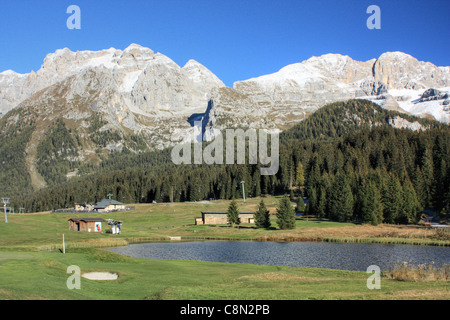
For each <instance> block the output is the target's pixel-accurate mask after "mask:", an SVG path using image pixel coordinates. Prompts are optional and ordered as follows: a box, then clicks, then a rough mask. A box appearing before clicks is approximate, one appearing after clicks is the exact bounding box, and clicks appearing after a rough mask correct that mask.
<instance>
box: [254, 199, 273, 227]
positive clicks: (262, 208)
mask: <svg viewBox="0 0 450 320" xmlns="http://www.w3.org/2000/svg"><path fill="white" fill-rule="evenodd" d="M270 225H271V223H270V212H269V210H267V208H266V205H265V203H264V200H262V199H261V202H260V203H259V206H258V210H257V211H256V212H255V226H256V227H257V228H266V229H267V228H270Z"/></svg>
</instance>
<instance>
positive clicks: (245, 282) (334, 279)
mask: <svg viewBox="0 0 450 320" xmlns="http://www.w3.org/2000/svg"><path fill="white" fill-rule="evenodd" d="M258 202H259V199H248V200H247V201H246V202H245V203H244V202H243V201H242V200H241V201H239V208H240V210H242V211H249V210H250V211H252V210H256V207H257V204H258ZM265 202H266V205H267V207H268V208H269V209H270V211H271V212H272V213H275V207H276V205H277V202H278V198H274V197H269V198H265ZM228 204H229V201H217V202H215V201H214V202H210V203H208V202H206V203H205V202H199V203H173V204H138V205H136V209H135V210H134V211H130V212H125V213H111V214H103V215H94V214H90V215H86V214H67V213H39V214H23V215H18V214H15V215H12V214H11V215H8V223H7V224H6V223H4V219H3V218H0V299H18V300H28V299H33V300H36V299H50V300H72V299H74V300H77V299H83V300H84V299H96V300H98V299H101V300H109V299H124V300H128V299H131V300H143V299H148V300H159V299H168V300H178V299H182V300H185V299H186V300H190V299H192V300H216V299H231V300H254V299H256V300H276V299H288V300H291V299H295V300H296V299H449V298H450V293H449V289H450V286H449V283H448V280H447V281H398V280H395V279H392V277H389V276H387V275H383V277H382V281H381V289H380V290H369V289H368V288H367V286H366V281H367V278H368V276H369V274H367V273H365V272H354V271H340V270H328V269H316V268H293V267H279V266H260V265H251V264H239V263H213V262H202V261H175V260H152V259H138V258H130V257H127V256H122V255H119V254H116V253H112V252H109V251H106V250H104V249H102V248H104V247H112V246H119V245H126V244H128V243H136V242H144V241H151V240H168V239H169V237H174V236H179V237H182V238H183V239H234V240H247V239H254V240H256V239H257V240H277V241H281V240H283V241H354V242H357V241H364V239H365V240H366V241H369V240H370V239H372V240H370V241H373V242H383V241H387V240H391V241H394V242H395V241H405V242H406V241H413V240H414V241H416V242H417V243H419V244H428V245H448V242H449V241H448V240H445V239H442V238H439V235H437V234H434V233H433V232H432V230H429V229H426V228H420V227H418V226H389V225H380V226H377V227H374V226H366V225H356V224H352V223H338V222H332V221H327V220H317V219H314V218H298V219H297V221H296V226H297V227H296V228H295V229H294V230H289V231H286V230H279V229H278V228H277V225H276V218H275V216H274V215H273V216H272V222H273V223H272V228H270V229H267V230H266V229H255V228H254V227H253V225H250V224H247V225H245V224H244V225H241V226H240V227H239V228H231V227H228V226H226V225H217V226H211V225H202V226H196V225H194V219H195V217H198V216H201V213H200V212H201V211H225V210H226V209H227V207H228ZM1 216H2V215H1ZM98 216H100V217H102V218H104V219H109V218H111V219H116V220H123V221H124V225H123V229H122V232H121V234H120V235H113V234H111V233H108V232H105V231H107V230H108V228H109V227H108V226H107V225H106V223H103V233H101V234H99V233H87V232H76V231H69V230H68V222H67V220H68V219H70V218H83V217H98ZM63 234H64V238H65V248H66V252H65V254H63V253H62V237H63ZM71 265H77V266H79V267H80V269H81V273H86V272H94V271H96V272H113V273H117V274H118V275H119V278H118V280H114V281H94V280H88V279H85V278H81V288H80V289H73V290H70V289H68V288H67V285H66V282H67V279H68V278H69V276H71V274H68V273H67V267H69V266H71Z"/></svg>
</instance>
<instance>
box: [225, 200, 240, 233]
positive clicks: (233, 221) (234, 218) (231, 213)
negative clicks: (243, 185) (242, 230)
mask: <svg viewBox="0 0 450 320" xmlns="http://www.w3.org/2000/svg"><path fill="white" fill-rule="evenodd" d="M227 221H228V224H229V225H231V226H232V227H234V226H235V225H240V224H241V219H240V218H239V209H238V205H237V202H236V200H234V199H233V200H232V201H231V203H230V205H229V206H228V211H227Z"/></svg>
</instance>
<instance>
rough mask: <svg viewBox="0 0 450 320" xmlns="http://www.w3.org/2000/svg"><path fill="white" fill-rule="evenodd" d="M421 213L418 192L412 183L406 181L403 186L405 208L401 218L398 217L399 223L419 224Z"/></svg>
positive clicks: (403, 207) (401, 212)
mask: <svg viewBox="0 0 450 320" xmlns="http://www.w3.org/2000/svg"><path fill="white" fill-rule="evenodd" d="M419 212H420V203H419V200H418V199H417V194H416V191H415V190H414V187H413V185H412V183H411V181H410V180H406V182H405V184H404V185H403V206H402V210H401V211H400V215H399V217H397V222H398V223H402V224H408V223H413V222H417V220H418V219H417V218H418V213H419Z"/></svg>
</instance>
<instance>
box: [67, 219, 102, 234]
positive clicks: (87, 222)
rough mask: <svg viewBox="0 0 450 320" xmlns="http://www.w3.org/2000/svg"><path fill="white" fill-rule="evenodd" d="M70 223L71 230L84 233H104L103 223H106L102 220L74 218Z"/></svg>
mask: <svg viewBox="0 0 450 320" xmlns="http://www.w3.org/2000/svg"><path fill="white" fill-rule="evenodd" d="M68 221H69V230H71V231H84V232H102V222H106V221H105V220H103V219H100V218H81V219H76V218H72V219H69V220H68Z"/></svg>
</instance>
